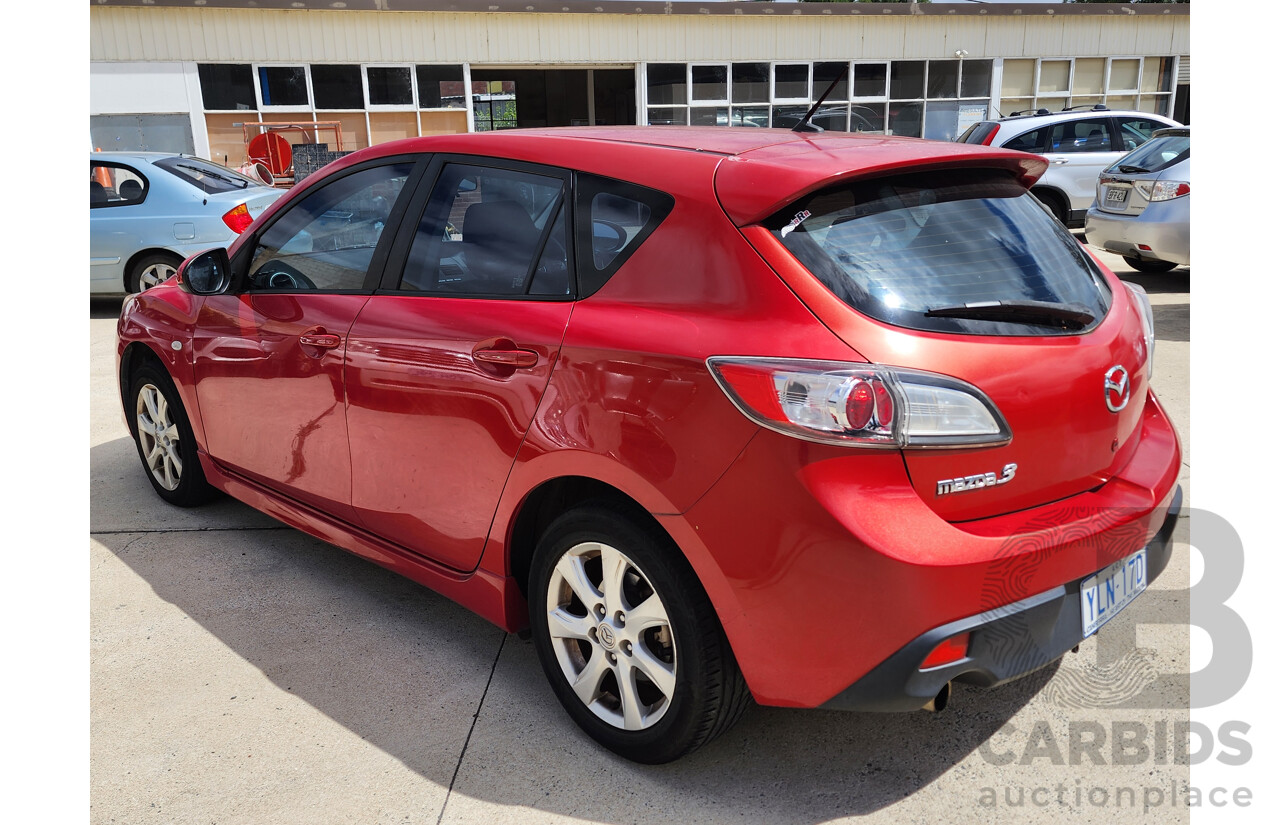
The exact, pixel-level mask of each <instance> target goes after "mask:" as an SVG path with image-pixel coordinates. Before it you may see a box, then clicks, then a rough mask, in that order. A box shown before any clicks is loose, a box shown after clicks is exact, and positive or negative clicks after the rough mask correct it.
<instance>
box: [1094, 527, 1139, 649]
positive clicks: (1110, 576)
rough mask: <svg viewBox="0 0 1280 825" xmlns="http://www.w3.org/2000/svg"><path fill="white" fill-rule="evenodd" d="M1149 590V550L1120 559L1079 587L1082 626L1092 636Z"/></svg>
mask: <svg viewBox="0 0 1280 825" xmlns="http://www.w3.org/2000/svg"><path fill="white" fill-rule="evenodd" d="M1146 589H1147V549H1146V548H1145V547H1144V548H1142V549H1141V550H1139V551H1138V552H1136V553H1134V554H1133V555H1132V556H1129V557H1128V558H1124V559H1121V560H1120V561H1118V562H1116V563H1115V564H1112V565H1110V566H1108V567H1107V569H1105V570H1102V571H1100V572H1098V573H1096V574H1095V575H1092V576H1090V577H1089V578H1087V579H1085V580H1084V582H1083V583H1082V584H1081V585H1080V623H1081V625H1083V627H1084V636H1085V637H1088V636H1092V635H1093V633H1094V632H1095V631H1096V630H1097V629H1098V628H1100V627H1102V626H1103V625H1104V624H1106V623H1107V622H1108V621H1110V620H1111V617H1113V616H1115V615H1116V614H1117V613H1119V612H1120V611H1121V610H1123V609H1124V607H1125V606H1126V605H1128V604H1129V602H1131V601H1133V600H1134V599H1136V598H1137V597H1138V594H1139V593H1141V592H1142V591H1143V590H1146Z"/></svg>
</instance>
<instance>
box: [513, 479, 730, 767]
mask: <svg viewBox="0 0 1280 825" xmlns="http://www.w3.org/2000/svg"><path fill="white" fill-rule="evenodd" d="M529 611H530V615H529V619H530V624H531V626H532V629H533V641H534V646H535V648H536V649H537V651H538V658H539V660H540V661H541V662H542V667H543V670H544V671H545V672H546V674H547V678H548V679H549V680H550V682H551V686H552V689H553V690H554V691H555V693H556V697H557V698H558V699H559V700H560V703H561V704H562V705H564V707H565V710H567V711H568V712H569V715H570V716H571V717H573V719H574V721H575V722H577V724H578V725H579V727H581V728H582V729H583V730H584V731H586V733H587V734H588V735H590V736H591V737H592V738H593V739H595V740H596V741H597V742H599V743H600V744H602V745H604V746H605V747H606V748H608V749H609V750H611V751H613V752H614V753H617V754H618V755H620V756H623V757H625V758H627V759H631V760H634V761H636V762H644V763H649V764H658V763H662V762H670V761H672V760H673V759H677V758H679V757H681V756H683V755H685V754H687V753H689V752H691V751H693V750H695V749H696V748H698V747H701V746H702V745H704V744H706V743H707V742H708V741H710V740H711V739H712V738H714V737H715V736H718V735H719V734H720V733H722V732H723V731H725V730H727V729H728V728H729V727H730V726H731V725H732V724H733V723H734V722H735V721H737V719H738V718H739V717H740V716H741V715H742V712H743V711H744V710H745V709H746V707H747V705H748V703H749V700H750V695H749V693H748V691H747V687H746V683H745V682H744V681H743V679H742V675H741V673H740V672H739V670H738V666H737V662H736V661H735V660H734V658H733V652H732V651H731V650H730V648H729V643H728V641H727V640H726V639H725V636H724V632H723V630H721V628H720V622H719V620H718V618H717V617H716V613H715V610H714V609H713V608H712V606H711V602H710V601H709V600H708V598H707V596H706V594H705V593H704V592H703V590H702V587H701V586H700V585H699V584H698V582H697V579H696V578H695V577H694V574H693V571H692V570H691V569H690V568H689V566H688V563H687V562H686V561H685V560H684V557H683V555H681V554H680V550H679V549H678V548H677V547H675V546H674V545H673V544H672V542H671V540H670V539H669V538H668V537H667V536H666V535H665V534H663V533H662V532H661V531H660V530H659V529H658V528H657V527H656V526H654V525H642V524H640V523H639V522H637V521H634V520H632V519H631V518H629V517H628V516H625V515H623V514H622V513H621V512H619V511H618V510H617V509H615V508H613V507H611V506H609V505H608V504H603V503H602V504H594V505H589V506H585V507H582V508H580V509H577V510H573V511H571V512H569V513H566V514H564V515H562V516H561V517H560V518H558V519H557V520H556V521H554V522H553V523H552V524H551V526H550V527H549V528H548V529H547V531H546V532H545V533H544V534H543V536H542V539H541V540H540V541H539V542H538V547H537V550H536V552H535V556H534V559H533V569H532V571H531V573H530V584H529Z"/></svg>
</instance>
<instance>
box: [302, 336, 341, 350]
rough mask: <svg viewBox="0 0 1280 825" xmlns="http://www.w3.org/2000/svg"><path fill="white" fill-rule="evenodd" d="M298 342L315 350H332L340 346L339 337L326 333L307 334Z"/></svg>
mask: <svg viewBox="0 0 1280 825" xmlns="http://www.w3.org/2000/svg"><path fill="white" fill-rule="evenodd" d="M298 340H299V341H301V342H302V344H303V346H307V347H316V348H317V349H334V348H336V347H339V346H342V339H341V338H340V337H338V336H337V335H331V334H330V333H327V332H308V333H307V334H305V335H303V336H302V337H301V338H299V339H298Z"/></svg>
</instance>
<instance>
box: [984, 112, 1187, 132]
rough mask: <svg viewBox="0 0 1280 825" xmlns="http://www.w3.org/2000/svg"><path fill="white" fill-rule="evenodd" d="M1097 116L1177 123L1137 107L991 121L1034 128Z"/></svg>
mask: <svg viewBox="0 0 1280 825" xmlns="http://www.w3.org/2000/svg"><path fill="white" fill-rule="evenodd" d="M1098 117H1146V118H1150V119H1152V120H1158V121H1161V122H1165V123H1170V124H1173V123H1177V121H1176V120H1173V119H1172V118H1168V117H1165V116H1164V115H1158V114H1155V113H1154V112H1140V111H1138V110H1137V109H1076V110H1074V111H1070V112H1049V113H1048V114H1046V115H1037V114H1032V115H1011V116H1009V117H1002V118H1000V119H999V120H996V121H991V122H993V123H999V124H1002V125H1006V124H1012V123H1016V124H1018V125H1025V126H1029V127H1031V128H1035V127H1037V126H1042V125H1044V124H1047V123H1057V122H1060V121H1066V120H1092V119H1093V118H1098Z"/></svg>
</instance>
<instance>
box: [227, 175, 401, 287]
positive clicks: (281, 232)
mask: <svg viewBox="0 0 1280 825" xmlns="http://www.w3.org/2000/svg"><path fill="white" fill-rule="evenodd" d="M412 169H413V164H412V163H397V164H392V165H389V166H376V167H373V168H371V169H364V170H362V171H359V172H355V173H353V174H350V175H346V176H344V177H342V178H339V179H338V180H336V181H334V182H333V183H330V184H327V185H325V186H324V187H322V188H320V189H318V190H317V191H315V192H312V193H311V194H309V195H307V196H306V197H304V198H303V199H302V200H301V201H299V202H298V203H297V204H295V205H293V206H292V207H290V208H289V209H288V211H286V212H285V213H284V214H283V215H281V216H280V218H279V219H278V220H277V221H275V223H273V224H272V225H271V226H270V227H269V228H268V229H267V231H265V232H263V233H262V235H261V236H260V237H259V238H258V240H257V246H256V247H255V249H254V251H253V260H252V262H251V263H250V264H249V290H250V291H252V292H262V291H268V292H301V291H312V290H320V291H324V292H349V291H353V290H360V289H363V288H364V285H365V279H366V276H367V275H368V274H369V267H370V264H371V262H372V260H373V254H374V252H375V250H376V249H377V247H378V242H379V241H380V240H381V239H382V235H383V229H384V228H385V227H386V224H387V220H388V219H389V218H390V216H391V210H392V208H393V207H394V206H395V203H396V200H397V199H398V198H399V197H400V192H401V190H402V189H403V188H404V184H405V181H406V180H408V178H409V173H410V171H412Z"/></svg>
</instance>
